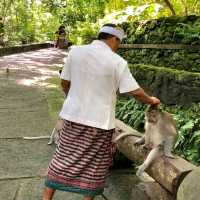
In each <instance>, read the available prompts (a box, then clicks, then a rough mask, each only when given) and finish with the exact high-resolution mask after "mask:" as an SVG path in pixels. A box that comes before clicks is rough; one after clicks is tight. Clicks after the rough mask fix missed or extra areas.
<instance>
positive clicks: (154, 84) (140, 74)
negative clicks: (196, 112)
mask: <svg viewBox="0 0 200 200" xmlns="http://www.w3.org/2000/svg"><path fill="white" fill-rule="evenodd" d="M129 66H130V70H131V72H132V74H133V76H134V77H135V78H136V80H137V81H138V82H139V84H140V85H141V86H142V87H143V88H145V89H146V90H147V91H148V92H149V93H150V94H152V95H155V96H157V97H159V98H160V99H161V101H162V102H163V103H165V104H168V105H175V104H182V105H188V104H190V103H193V102H199V101H200V95H199V92H200V73H192V72H187V71H183V70H176V69H171V68H165V67H156V66H152V65H144V64H143V65H142V64H134V65H129Z"/></svg>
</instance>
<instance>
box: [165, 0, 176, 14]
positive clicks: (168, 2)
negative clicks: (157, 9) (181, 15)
mask: <svg viewBox="0 0 200 200" xmlns="http://www.w3.org/2000/svg"><path fill="white" fill-rule="evenodd" d="M164 2H165V3H166V5H167V7H168V8H169V9H170V11H171V12H172V15H176V12H175V10H174V8H173V5H172V4H171V3H170V1H169V0H164Z"/></svg>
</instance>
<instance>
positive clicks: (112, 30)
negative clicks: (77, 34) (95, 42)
mask: <svg viewBox="0 0 200 200" xmlns="http://www.w3.org/2000/svg"><path fill="white" fill-rule="evenodd" d="M99 33H108V34H111V35H114V36H116V37H117V38H119V39H120V41H122V39H123V38H125V37H126V36H125V34H124V30H123V29H122V28H120V27H110V26H103V27H102V28H101V29H100V31H99Z"/></svg>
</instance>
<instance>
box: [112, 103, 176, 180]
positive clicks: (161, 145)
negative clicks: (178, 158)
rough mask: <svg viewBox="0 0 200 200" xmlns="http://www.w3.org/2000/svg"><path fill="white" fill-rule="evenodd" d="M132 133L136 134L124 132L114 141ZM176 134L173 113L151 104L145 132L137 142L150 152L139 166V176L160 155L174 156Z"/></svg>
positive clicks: (147, 114) (146, 114)
mask: <svg viewBox="0 0 200 200" xmlns="http://www.w3.org/2000/svg"><path fill="white" fill-rule="evenodd" d="M130 135H134V136H135V134H132V133H122V134H121V135H119V136H118V137H116V138H115V140H114V142H117V141H118V140H119V139H121V138H124V137H126V136H130ZM176 135H177V128H176V123H175V121H174V120H173V118H172V116H171V114H170V113H168V112H166V111H162V110H161V109H160V108H159V107H158V105H152V106H150V107H149V108H148V109H147V111H146V113H145V134H144V136H143V137H142V138H140V139H138V140H136V142H135V145H143V147H144V148H147V149H148V150H150V152H149V154H148V156H147V158H146V159H145V161H144V162H143V164H142V165H140V166H139V167H138V170H137V172H136V174H137V176H141V175H142V174H143V172H144V171H145V169H146V168H148V167H149V165H150V164H151V163H152V162H153V160H155V158H157V157H158V156H162V155H164V156H167V157H169V158H174V156H173V155H172V153H171V151H172V148H173V146H174V143H175V140H176Z"/></svg>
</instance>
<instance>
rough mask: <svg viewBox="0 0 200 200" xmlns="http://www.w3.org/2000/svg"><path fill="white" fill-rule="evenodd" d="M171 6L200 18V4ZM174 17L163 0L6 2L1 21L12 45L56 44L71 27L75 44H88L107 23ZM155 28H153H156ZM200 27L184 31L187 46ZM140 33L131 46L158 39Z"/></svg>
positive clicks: (0, 9) (179, 12) (186, 0)
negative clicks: (57, 33)
mask: <svg viewBox="0 0 200 200" xmlns="http://www.w3.org/2000/svg"><path fill="white" fill-rule="evenodd" d="M170 2H171V4H172V7H173V9H174V10H175V11H176V14H177V15H180V16H183V15H191V14H196V15H198V14H200V9H199V7H200V2H199V1H196V0H184V3H182V0H177V1H175V0H171V1H170ZM170 15H171V11H170V8H169V6H168V5H167V4H166V3H165V1H163V0H158V1H155V0H126V1H125V0H15V1H13V0H2V2H1V4H0V17H2V18H3V25H4V31H5V34H4V40H6V41H7V44H9V45H14V44H17V43H30V42H38V41H45V40H53V39H54V33H55V31H56V30H57V28H58V27H59V26H60V25H61V24H64V25H65V26H66V27H67V30H68V34H69V38H70V40H72V42H74V43H76V42H78V43H80V42H83V43H84V42H85V41H86V42H87V41H88V37H89V38H90V37H91V36H92V37H93V35H94V33H95V32H96V31H97V29H95V30H94V29H93V27H94V26H96V27H98V26H99V25H102V23H104V22H105V23H107V22H116V23H119V22H120V23H121V22H124V21H135V20H139V21H143V22H144V21H146V20H149V19H154V18H159V17H168V16H170ZM83 26H85V27H83ZM151 26H152V28H153V27H154V24H151ZM91 27H92V29H91V31H90V30H89V29H90V28H91ZM133 27H134V29H132V28H133ZM133 27H132V26H131V28H129V30H128V31H129V34H131V35H133V33H134V32H135V26H134V25H133ZM196 27H199V24H193V25H191V27H190V28H189V29H188V28H184V31H183V32H184V35H185V36H184V37H186V40H185V41H184V42H185V43H189V42H193V41H196V40H197V38H199V34H198V33H197V32H195V33H194V34H193V33H192V35H191V34H190V33H191V30H192V31H193V30H195V31H196ZM188 31H189V35H188ZM136 32H137V37H136V38H134V37H135V35H134V36H132V38H131V39H129V40H130V41H128V42H133V41H135V40H137V38H138V37H139V36H141V37H142V35H144V38H145V41H146V40H153V39H154V38H156V35H155V34H154V33H153V34H150V36H148V33H147V34H146V32H144V29H143V26H141V27H140V28H138V29H137V31H136ZM169 32H170V31H169ZM183 32H181V25H180V28H179V27H177V29H176V32H175V36H176V38H178V39H179V38H182V37H183V36H182V34H183ZM80 33H81V34H80ZM163 33H166V34H168V36H169V37H168V38H170V37H171V35H170V34H169V33H168V31H165V30H163V31H161V32H159V34H160V35H162V34H163ZM165 42H167V41H165Z"/></svg>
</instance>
